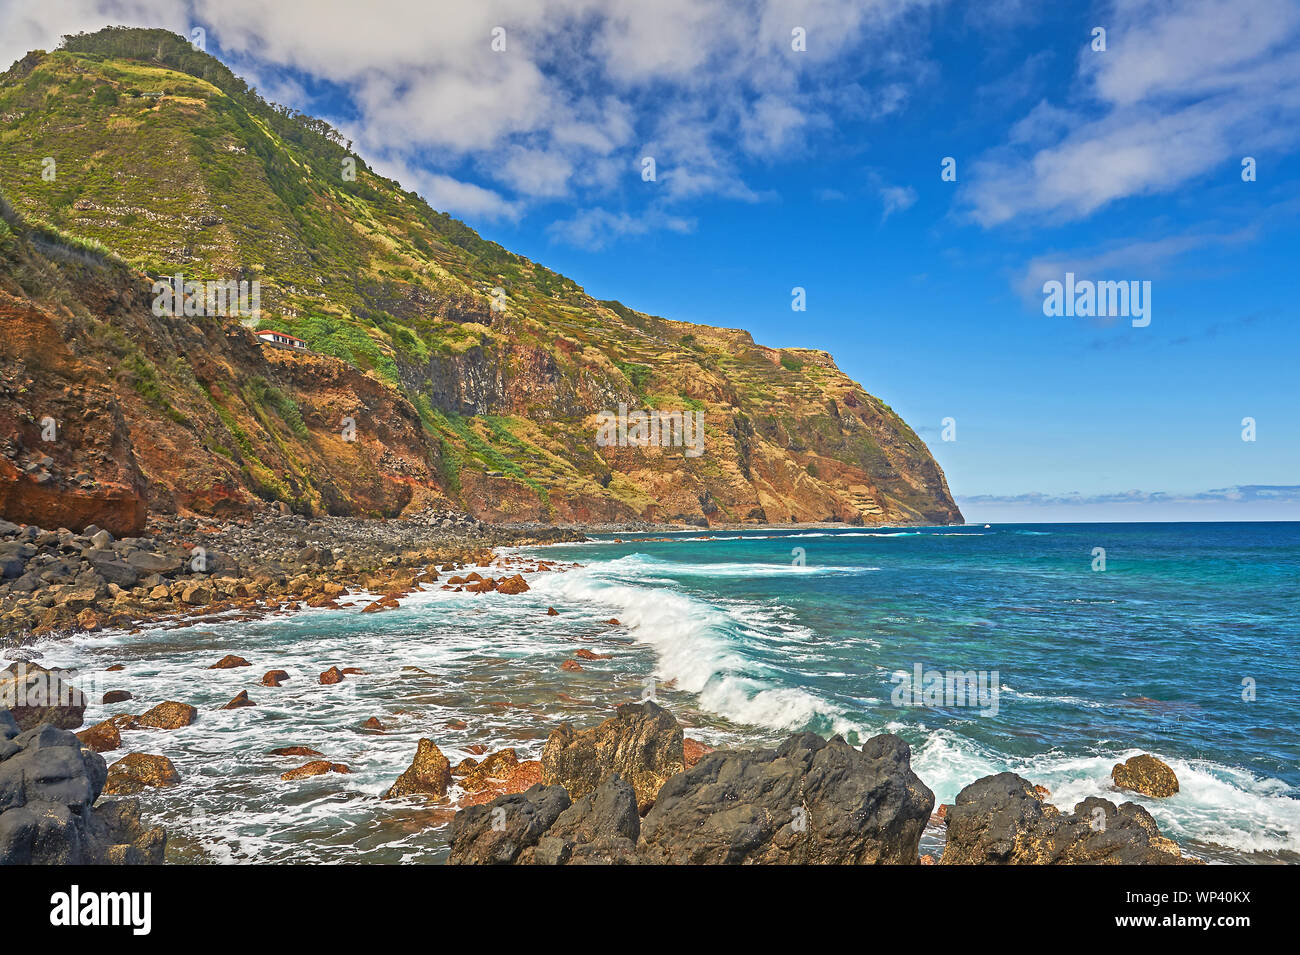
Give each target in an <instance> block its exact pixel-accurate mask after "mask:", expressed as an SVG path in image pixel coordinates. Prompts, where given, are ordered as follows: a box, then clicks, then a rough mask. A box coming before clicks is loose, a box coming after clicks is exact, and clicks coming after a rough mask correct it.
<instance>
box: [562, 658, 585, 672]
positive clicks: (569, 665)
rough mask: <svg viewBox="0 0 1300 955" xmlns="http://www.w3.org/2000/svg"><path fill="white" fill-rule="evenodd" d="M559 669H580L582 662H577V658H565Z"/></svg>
mask: <svg viewBox="0 0 1300 955" xmlns="http://www.w3.org/2000/svg"><path fill="white" fill-rule="evenodd" d="M560 669H561V670H571V671H579V670H581V669H582V664H581V663H579V662H578V661H577V660H565V661H564V662H563V663H561V664H560Z"/></svg>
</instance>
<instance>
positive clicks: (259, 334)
mask: <svg viewBox="0 0 1300 955" xmlns="http://www.w3.org/2000/svg"><path fill="white" fill-rule="evenodd" d="M267 335H279V336H280V337H281V338H287V339H289V341H291V342H302V339H301V338H294V337H293V336H292V335H290V334H289V333H288V332H273V331H270V330H269V329H268V330H266V331H263V332H258V333H257V337H258V338H263V337H265V336H267ZM302 343H303V344H304V345H305V344H307V343H306V342H302Z"/></svg>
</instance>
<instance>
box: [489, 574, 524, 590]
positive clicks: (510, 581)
mask: <svg viewBox="0 0 1300 955" xmlns="http://www.w3.org/2000/svg"><path fill="white" fill-rule="evenodd" d="M528 589H529V588H528V581H526V580H524V578H523V576H522V575H521V574H515V575H514V576H513V577H503V578H501V580H499V581H497V593H502V594H522V593H525V592H526V591H527V590H528Z"/></svg>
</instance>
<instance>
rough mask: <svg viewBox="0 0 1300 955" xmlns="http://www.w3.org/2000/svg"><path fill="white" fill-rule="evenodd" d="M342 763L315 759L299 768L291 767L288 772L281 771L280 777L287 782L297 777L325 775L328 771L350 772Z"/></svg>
mask: <svg viewBox="0 0 1300 955" xmlns="http://www.w3.org/2000/svg"><path fill="white" fill-rule="evenodd" d="M350 772H352V770H350V769H348V768H347V767H346V766H344V765H343V764H342V763H331V762H330V761H329V760H328V759H314V760H312V761H311V762H310V763H307V764H305V765H303V766H299V767H298V768H297V769H291V770H289V771H288V772H287V773H281V774H280V778H281V779H283V780H284V781H285V782H292V781H293V780H295V779H306V778H307V777H308V776H324V775H325V774H326V773H350Z"/></svg>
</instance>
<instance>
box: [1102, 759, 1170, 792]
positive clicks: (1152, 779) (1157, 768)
mask: <svg viewBox="0 0 1300 955" xmlns="http://www.w3.org/2000/svg"><path fill="white" fill-rule="evenodd" d="M1110 778H1111V779H1112V780H1113V781H1114V783H1115V785H1116V786H1118V787H1119V788H1120V789H1131V790H1132V791H1133V792H1138V793H1141V794H1142V795H1144V796H1152V797H1154V798H1157V799H1163V798H1165V797H1167V796H1173V795H1176V794H1177V792H1178V777H1177V776H1175V775H1174V771H1173V770H1172V769H1170V768H1169V765H1168V764H1167V763H1164V762H1161V761H1160V760H1158V759H1156V758H1155V757H1154V756H1152V755H1150V754H1149V753H1142V754H1141V755H1140V756H1134V757H1132V758H1131V759H1128V760H1126V761H1124V762H1122V763H1116V764H1115V766H1114V767H1113V768H1112V769H1111V771H1110Z"/></svg>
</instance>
